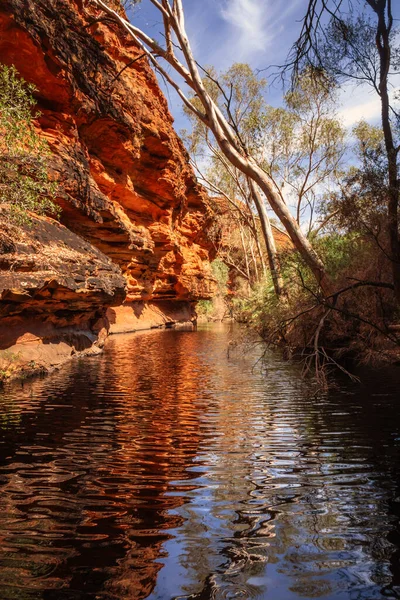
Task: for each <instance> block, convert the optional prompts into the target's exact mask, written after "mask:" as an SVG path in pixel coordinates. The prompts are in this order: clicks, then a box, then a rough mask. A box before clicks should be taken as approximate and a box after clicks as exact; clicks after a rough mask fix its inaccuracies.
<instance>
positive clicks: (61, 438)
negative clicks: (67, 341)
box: [0, 327, 400, 600]
mask: <svg viewBox="0 0 400 600" xmlns="http://www.w3.org/2000/svg"><path fill="white" fill-rule="evenodd" d="M233 335H234V333H233V332H232V331H231V332H229V331H228V330H227V329H226V328H225V327H221V328H218V327H212V328H210V329H207V328H206V329H205V330H201V331H199V332H197V333H191V332H174V331H164V332H160V331H156V332H150V333H145V334H142V335H135V336H121V337H116V338H113V339H112V340H110V342H109V345H108V348H107V351H106V353H105V354H104V355H103V356H102V357H96V358H92V359H84V360H81V361H76V362H74V363H71V364H70V365H68V367H67V368H65V369H63V370H62V371H60V372H59V373H56V374H54V375H53V376H51V377H49V378H47V379H45V380H41V381H36V382H33V383H32V384H28V385H25V386H24V387H23V388H15V387H14V388H12V389H10V390H8V391H6V392H5V393H4V394H2V395H1V396H0V402H1V406H2V421H1V425H0V426H1V427H2V429H1V431H2V438H0V439H1V442H2V443H1V444H0V490H1V496H0V531H1V532H2V533H1V534H0V537H1V548H2V550H0V560H1V562H0V582H1V584H0V586H1V587H0V597H1V598H3V597H4V598H5V599H8V598H14V597H18V598H22V599H25V598H26V599H29V600H31V598H32V599H33V598H35V600H36V599H37V598H43V600H48V599H50V600H55V599H57V600H58V599H61V600H63V599H64V598H68V599H71V600H72V599H73V600H76V599H78V600H80V599H81V598H85V599H86V598H105V599H115V600H116V599H118V600H125V599H128V598H129V599H133V600H136V599H137V600H139V599H142V598H143V599H144V598H147V597H148V598H151V599H153V600H155V599H165V600H171V599H172V598H180V599H183V598H191V599H193V600H194V599H196V600H208V599H211V598H214V599H216V600H219V599H221V600H222V599H225V598H233V597H235V598H236V597H238V598H248V599H250V598H253V597H254V598H266V599H267V600H291V599H294V598H314V597H315V598H317V597H321V598H326V599H329V600H333V599H335V600H336V598H338V599H339V598H340V599H346V600H358V599H360V600H361V599H363V600H371V599H372V598H374V599H376V598H377V599H383V598H397V597H399V574H400V568H399V563H398V560H399V554H398V549H399V529H398V527H399V517H400V515H399V509H398V506H400V504H399V503H398V501H397V502H396V499H397V500H398V497H399V495H400V492H399V489H398V481H399V480H400V477H399V475H400V465H399V458H400V456H399V454H400V451H399V450H400V418H399V415H398V408H397V400H396V397H397V396H396V391H397V389H398V388H397V382H396V381H393V382H392V383H390V378H389V377H385V386H386V387H385V394H386V395H385V396H381V395H379V394H380V393H381V389H380V388H379V387H378V389H377V386H376V383H375V384H371V383H370V382H368V381H367V382H366V384H365V385H364V386H363V387H361V388H357V387H352V386H349V385H348V383H347V382H345V383H344V385H343V388H342V389H341V390H337V391H334V392H332V393H331V394H330V395H329V396H326V397H320V398H317V399H315V398H312V399H310V398H309V395H308V390H307V383H306V382H304V381H302V380H301V378H300V377H299V371H298V369H297V367H296V366H294V365H291V364H289V363H284V362H282V361H280V360H279V358H278V357H274V356H272V355H271V356H269V357H268V358H267V365H266V366H267V369H265V368H264V367H265V365H263V364H262V363H258V364H257V365H256V366H254V363H255V358H256V356H257V352H258V351H257V349H256V350H254V351H252V352H250V353H249V354H244V352H243V348H238V349H236V350H235V351H234V352H233V353H231V356H230V358H228V357H227V354H226V348H227V344H228V341H229V340H230V339H231V338H232V336H233ZM392 388H393V389H392ZM377 394H378V395H377ZM396 594H397V595H396Z"/></svg>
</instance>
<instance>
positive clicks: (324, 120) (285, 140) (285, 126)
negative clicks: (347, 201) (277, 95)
mask: <svg viewBox="0 0 400 600" xmlns="http://www.w3.org/2000/svg"><path fill="white" fill-rule="evenodd" d="M335 99H336V98H335V94H334V93H333V91H332V85H328V81H327V79H326V77H325V76H324V75H323V74H322V73H314V72H312V70H310V69H308V70H305V72H304V73H302V74H301V75H300V76H299V77H298V79H297V80H296V85H295V86H294V87H293V89H292V90H291V91H290V92H288V93H287V94H286V95H285V98H284V106H282V107H279V108H273V107H268V109H267V111H266V112H265V114H264V115H263V120H262V137H263V142H262V144H261V148H263V152H264V157H263V162H262V164H263V166H264V168H265V170H266V171H267V172H268V173H269V174H270V176H271V178H272V179H274V181H275V184H276V186H277V188H278V189H279V191H280V193H281V195H282V198H283V199H285V200H286V202H287V203H290V202H292V203H293V205H294V206H293V208H294V211H295V214H296V220H297V223H298V224H299V225H302V226H303V229H306V227H305V225H306V221H308V227H307V230H308V233H311V231H312V229H313V225H314V216H315V213H316V212H317V211H318V208H319V207H318V201H319V200H320V199H321V197H322V196H323V195H324V193H326V191H327V190H328V189H329V186H330V185H331V187H336V186H337V182H338V180H339V178H340V175H341V168H342V161H343V156H344V153H345V150H346V145H345V134H346V132H345V130H344V128H343V127H342V126H341V124H340V122H339V120H338V119H337V118H336V115H335V110H336V106H335Z"/></svg>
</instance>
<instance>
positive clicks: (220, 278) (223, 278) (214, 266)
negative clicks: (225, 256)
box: [211, 258, 229, 296]
mask: <svg viewBox="0 0 400 600" xmlns="http://www.w3.org/2000/svg"><path fill="white" fill-rule="evenodd" d="M211 271H212V274H213V275H214V277H215V279H216V280H217V286H218V292H219V294H221V295H223V296H225V294H226V292H227V289H228V279H229V269H228V267H227V266H226V264H225V263H223V262H222V260H219V259H218V258H217V259H216V260H214V261H213V262H212V263H211Z"/></svg>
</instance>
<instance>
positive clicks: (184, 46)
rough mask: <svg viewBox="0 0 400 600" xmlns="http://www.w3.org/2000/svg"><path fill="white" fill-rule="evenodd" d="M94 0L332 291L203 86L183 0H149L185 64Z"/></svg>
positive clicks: (271, 186) (286, 213)
mask: <svg viewBox="0 0 400 600" xmlns="http://www.w3.org/2000/svg"><path fill="white" fill-rule="evenodd" d="M94 1H95V3H96V4H97V6H99V7H101V8H102V9H103V10H104V11H105V12H106V13H108V14H109V15H111V16H113V17H114V19H115V20H116V21H118V22H119V23H120V24H121V25H122V26H123V27H124V28H125V30H127V31H128V32H129V33H130V34H131V35H132V37H133V38H134V39H135V40H136V41H137V43H138V44H139V46H140V47H141V48H142V49H143V50H144V51H145V52H146V54H147V56H148V58H149V61H150V62H151V64H153V66H154V67H155V68H156V69H157V70H158V72H159V73H161V74H162V75H163V77H164V78H165V79H166V81H167V82H168V83H169V84H170V85H171V86H172V87H173V88H174V89H175V90H176V91H177V93H178V95H179V96H180V98H181V99H182V101H183V102H184V104H185V106H187V107H188V108H189V109H190V110H191V111H192V112H193V113H194V114H195V115H196V116H197V117H198V118H199V119H200V120H201V121H202V122H203V123H204V124H205V125H206V126H207V127H208V128H209V129H210V131H212V133H213V135H214V137H215V139H216V141H217V144H218V146H219V147H220V149H221V151H222V153H223V154H224V156H225V157H226V158H227V159H228V161H229V162H231V164H232V165H233V166H235V167H236V168H237V169H239V171H241V173H243V174H244V175H246V176H247V177H248V178H250V179H251V180H252V181H254V182H255V183H256V184H257V185H258V186H259V187H260V188H261V190H262V192H263V193H264V194H265V196H266V197H267V200H268V202H269V204H270V206H271V208H272V210H273V211H274V213H275V214H276V216H277V217H278V219H279V220H280V222H281V223H282V225H283V226H284V227H285V229H286V231H287V232H288V234H289V236H290V238H291V240H292V242H293V245H294V247H295V248H296V250H298V252H299V253H300V255H301V256H302V258H303V260H304V262H305V263H306V264H307V265H308V266H309V268H310V270H311V271H312V273H313V275H314V277H315V279H316V281H317V282H318V284H319V285H320V287H321V289H322V291H323V293H324V294H325V295H329V294H330V293H331V291H332V286H331V282H330V280H329V277H328V275H327V272H326V269H325V266H324V264H323V262H322V261H321V259H320V258H319V256H318V254H317V253H316V252H315V250H314V249H313V247H312V246H311V244H310V242H309V241H308V239H307V237H306V236H305V235H304V233H303V232H302V231H301V229H300V227H299V226H298V224H297V222H296V219H295V218H294V217H293V216H292V214H291V213H290V210H289V208H288V207H287V205H286V204H285V202H284V201H283V200H282V198H281V197H280V195H279V191H278V189H277V188H276V186H275V184H274V182H273V181H272V180H271V178H270V177H269V176H268V175H267V174H266V173H265V171H263V169H262V168H261V167H260V166H259V165H258V164H257V163H256V161H255V160H254V159H253V158H252V157H251V156H249V155H248V153H247V150H246V148H244V147H243V146H242V144H241V140H240V137H239V135H238V132H237V131H235V130H234V129H233V128H232V126H231V125H230V124H229V122H228V121H227V119H226V118H225V117H224V115H223V113H222V112H221V110H220V108H219V107H218V106H217V105H216V104H215V102H214V101H213V99H212V97H211V96H210V95H209V93H208V92H207V90H206V88H205V87H204V84H203V82H202V79H201V76H200V73H199V69H198V65H197V63H196V61H195V59H194V56H193V53H192V49H191V47H190V43H189V40H188V37H187V34H186V30H185V23H184V11H183V5H182V0H174V1H173V4H172V5H171V4H170V2H169V0H165V2H163V4H160V3H159V2H158V0H151V2H152V4H153V5H154V6H155V7H157V9H158V10H159V11H160V12H161V13H162V15H163V16H164V17H165V19H164V24H165V28H166V29H167V31H165V37H166V39H167V40H168V39H170V35H171V31H170V29H172V30H173V32H174V33H175V35H176V41H177V45H178V46H179V48H180V50H181V51H182V56H183V59H184V62H185V64H182V63H181V62H180V61H179V60H178V58H177V57H176V56H175V54H174V50H173V49H172V50H171V49H170V50H169V51H167V50H165V49H163V48H161V47H160V45H159V44H158V43H157V42H156V41H155V40H153V39H151V38H150V37H149V36H148V35H146V34H145V33H144V32H143V31H141V30H140V29H139V28H137V27H135V26H134V25H133V24H132V23H129V21H126V19H123V18H122V17H121V16H120V15H118V14H117V13H116V12H115V11H114V10H112V9H111V8H110V7H109V6H108V5H107V4H106V3H105V2H104V1H103V0H94ZM157 56H161V57H162V58H164V59H165V60H166V61H167V63H169V65H170V66H172V68H173V69H174V70H175V72H176V73H178V74H179V75H181V76H182V77H183V79H184V81H185V82H186V84H187V85H188V86H189V87H190V88H191V89H192V90H193V92H194V93H195V94H196V95H197V97H198V99H199V100H200V102H201V104H202V107H203V110H204V112H201V111H200V110H198V109H197V108H196V107H195V106H194V105H193V103H192V102H190V100H189V99H188V98H187V97H186V96H185V94H184V92H183V91H182V89H181V88H180V86H179V84H178V83H177V82H176V81H174V79H173V77H172V76H171V74H170V73H169V72H168V70H166V69H164V68H163V67H162V65H161V64H160V62H159V61H158V60H157Z"/></svg>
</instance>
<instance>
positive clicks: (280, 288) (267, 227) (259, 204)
mask: <svg viewBox="0 0 400 600" xmlns="http://www.w3.org/2000/svg"><path fill="white" fill-rule="evenodd" d="M250 189H251V194H252V197H253V200H254V204H255V205H256V208H257V212H258V215H259V217H260V221H261V228H262V231H263V234H264V239H265V244H266V247H267V256H268V262H269V268H270V270H271V276H272V281H273V284H274V290H275V293H276V295H277V296H278V298H280V297H281V296H282V294H284V292H285V289H284V282H283V278H282V273H281V268H280V263H279V257H278V253H277V251H276V244H275V238H274V234H273V233H272V227H271V222H270V220H269V217H268V212H267V209H266V206H265V204H264V202H263V199H262V197H261V194H260V193H259V191H258V189H257V186H256V185H255V183H254V181H251V180H250Z"/></svg>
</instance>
